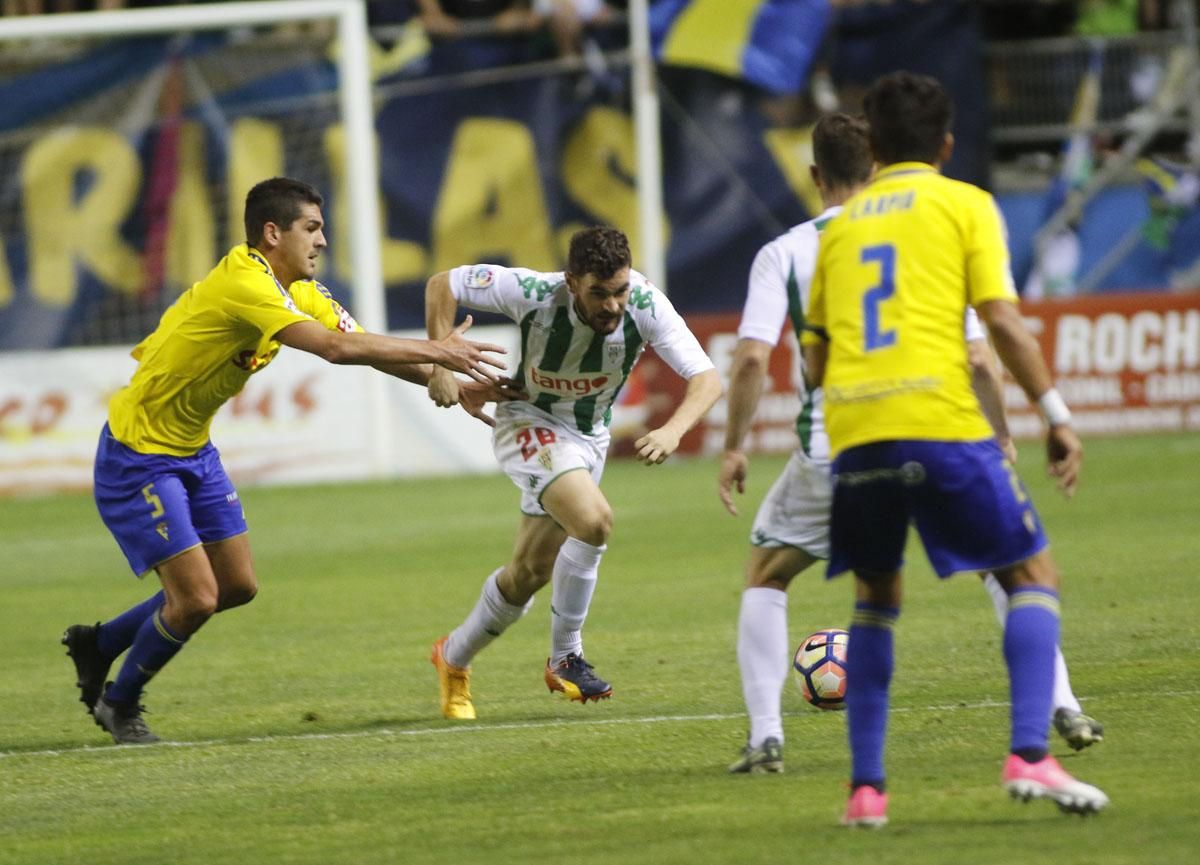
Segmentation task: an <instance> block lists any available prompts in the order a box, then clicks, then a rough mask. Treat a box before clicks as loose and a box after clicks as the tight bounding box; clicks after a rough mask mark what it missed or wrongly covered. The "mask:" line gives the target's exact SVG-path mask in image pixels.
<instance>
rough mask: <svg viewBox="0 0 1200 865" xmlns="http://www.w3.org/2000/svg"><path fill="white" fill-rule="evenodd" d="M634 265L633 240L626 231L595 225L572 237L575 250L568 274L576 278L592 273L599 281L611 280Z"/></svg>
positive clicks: (568, 260) (569, 253)
mask: <svg viewBox="0 0 1200 865" xmlns="http://www.w3.org/2000/svg"><path fill="white" fill-rule="evenodd" d="M632 263H633V256H632V255H630V253H629V238H627V237H626V236H625V233H624V232H622V231H618V230H617V229H615V228H610V227H609V226H607V225H593V226H592V227H591V228H584V229H581V230H580V231H577V232H575V233H574V234H573V235H571V249H570V252H568V253H567V272H568V273H571V274H574V275H575V276H586V275H587V274H589V273H590V274H592V276H594V277H596V278H597V279H608V278H609V277H610V276H612V275H613V274H614V273H616V272H617V271H618V270H620V269H621V268H624V267H629V266H630V265H631V264H632Z"/></svg>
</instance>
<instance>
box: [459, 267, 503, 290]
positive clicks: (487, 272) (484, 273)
mask: <svg viewBox="0 0 1200 865" xmlns="http://www.w3.org/2000/svg"><path fill="white" fill-rule="evenodd" d="M495 281H496V271H494V270H493V269H492V268H490V267H488V266H487V265H483V264H476V265H473V266H472V267H469V268H468V269H467V274H466V276H464V277H463V285H464V286H466V287H467V288H491V286H492V283H493V282H495Z"/></svg>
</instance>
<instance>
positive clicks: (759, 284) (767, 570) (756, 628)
mask: <svg viewBox="0 0 1200 865" xmlns="http://www.w3.org/2000/svg"><path fill="white" fill-rule="evenodd" d="M813 151H814V157H815V161H816V165H814V166H813V167H812V169H811V171H812V176H813V180H814V181H815V182H816V184H817V188H818V189H819V190H820V193H821V197H822V200H823V202H824V204H825V210H824V211H823V212H822V213H821V214H820V215H819V216H817V217H816V218H815V219H812V220H810V221H808V222H805V223H802V224H801V225H797V226H796V227H794V228H792V229H791V230H790V231H788V232H787V233H786V234H783V235H781V236H780V237H778V238H776V239H775V240H773V241H771V242H770V243H768V244H767V245H766V246H764V247H763V248H762V249H761V250H760V251H759V254H758V255H757V256H756V258H755V260H754V264H753V266H752V267H751V271H750V285H749V291H748V294H747V297H746V303H745V307H744V309H743V312H742V319H741V322H740V324H739V327H738V343H737V348H736V349H735V353H734V361H733V366H732V369H731V372H730V386H729V394H728V406H729V411H728V422H727V423H728V425H727V427H726V434H725V451H724V454H723V456H722V460H721V466H720V469H719V475H718V493H719V495H720V498H721V501H722V503H723V504H724V505H725V507H726V509H727V510H728V511H729V512H730V513H731V514H733V515H735V516H736V515H737V506H736V504H735V503H734V500H733V491H734V489H736V490H737V491H738V492H739V493H741V492H744V491H745V482H746V478H747V476H748V470H749V460H748V458H747V456H746V454H745V452H744V451H743V450H742V444H743V441H744V440H745V437H746V435H747V433H748V431H749V429H750V424H751V422H752V421H753V418H754V412H755V409H756V407H757V405H758V401H759V397H760V395H761V393H762V387H763V380H764V377H765V375H766V370H767V363H768V360H769V358H770V355H771V351H772V349H773V348H774V346H775V345H776V343H777V342H778V340H779V337H780V333H781V331H782V329H783V326H784V324H785V322H788V321H790V323H791V325H792V327H793V329H794V330H795V331H796V333H797V335H798V334H799V331H800V329H801V327H802V326H803V322H804V317H803V309H804V306H805V304H806V303H807V301H808V290H809V284H810V281H811V278H812V273H813V267H814V265H815V264H816V259H817V246H818V242H819V237H820V232H821V230H822V229H823V228H824V227H825V225H826V224H827V223H828V222H829V220H831V219H832V218H833V217H834V216H835V215H837V213H839V212H840V211H841V209H842V208H841V204H842V203H843V202H844V201H846V200H847V199H849V198H850V197H851V196H852V195H854V194H855V193H856V192H857V191H858V190H859V189H861V188H862V186H863V185H864V184H865V183H866V182H867V181H868V180H869V179H870V176H871V169H872V158H871V151H870V146H869V143H868V140H867V129H866V124H865V122H864V121H862V120H860V119H857V118H851V117H849V116H847V115H845V114H831V115H829V116H827V117H824V118H822V119H821V121H820V122H819V123H818V124H817V126H816V127H815V129H814V130H813ZM965 336H966V339H967V342H968V347H969V358H970V363H971V372H972V382H973V384H974V387H975V391H976V395H977V396H978V397H979V400H980V404H981V406H982V408H983V409H984V413H985V414H986V416H987V417H988V420H989V421H990V422H991V423H992V426H993V428H994V429H995V430H996V434H997V439H998V441H999V443H1000V444H1001V446H1002V447H1003V448H1004V450H1005V452H1006V454H1007V455H1008V456H1009V458H1010V459H1015V458H1016V448H1015V446H1013V444H1012V439H1011V438H1010V436H1009V434H1008V425H1007V422H1006V421H1005V417H1004V408H1003V402H1002V396H1001V386H1000V379H999V373H998V371H997V370H996V367H995V364H994V363H993V362H992V356H991V349H990V348H989V347H988V344H987V340H986V334H985V333H984V331H983V328H982V327H981V326H980V324H979V320H978V318H977V317H976V315H975V313H974V311H973V310H968V312H967V319H966V326H965ZM800 398H801V410H800V415H799V417H798V419H797V422H796V432H797V435H798V437H799V440H800V445H799V447H798V448H797V449H796V450H795V452H793V454H792V456H791V458H790V459H789V460H788V464H787V466H786V468H785V469H784V471H783V474H782V475H780V476H779V478H778V479H777V480H776V481H775V483H774V485H773V486H772V487H771V489H770V491H769V492H768V493H767V496H766V498H765V499H764V500H763V502H762V504H761V505H760V507H759V510H758V514H757V516H756V517H755V520H754V526H753V529H752V530H751V535H750V543H751V548H750V556H749V558H748V560H747V563H746V589H745V591H744V592H743V594H742V603H741V610H740V613H739V616H738V642H737V652H738V665H739V667H740V669H741V677H742V691H743V695H744V697H745V701H746V710H747V712H748V714H749V717H750V731H749V735H748V739H747V743H746V745H745V747H744V748H743V749H742V753H741V755H740V756H739V758H738V759H737V760H736V761H735V762H734V763H733V764H732V765H731V766H730V767H729V771H731V772H754V773H761V772H781V771H783V741H784V736H783V719H782V712H781V706H780V701H781V692H782V690H783V687H784V683H785V682H786V680H787V669H788V659H789V655H790V652H789V643H788V632H787V595H786V592H787V588H788V585H789V584H790V583H791V581H792V579H793V578H794V577H795V576H796V575H797V574H799V573H801V572H802V571H804V570H806V569H807V568H808V567H809V566H810V565H812V564H813V563H814V562H816V561H818V560H824V559H827V558H828V557H829V508H830V502H831V497H832V489H831V486H830V481H829V440H828V438H827V436H826V434H825V428H824V423H823V418H822V410H821V391H820V390H819V389H815V390H812V391H808V390H806V389H805V388H804V386H803V383H801V384H800ZM985 585H986V586H987V588H988V591H989V593H990V594H991V595H992V597H993V603H994V604H995V606H996V609H997V616H998V617H999V619H1000V623H1001V624H1002V625H1003V623H1004V616H1005V615H1006V614H1007V611H1008V596H1007V595H1006V594H1005V592H1004V589H1003V588H1002V587H1001V586H1000V584H999V583H997V582H996V580H995V578H994V577H993V576H991V575H990V574H987V575H985ZM1056 672H1057V674H1058V675H1057V676H1056V678H1055V695H1054V696H1055V700H1054V705H1055V707H1056V710H1055V715H1054V723H1055V728H1056V729H1057V730H1058V731H1059V733H1060V734H1062V736H1063V738H1065V739H1066V740H1067V742H1068V743H1069V744H1070V745H1071V746H1072V747H1074V748H1076V749H1079V748H1083V747H1086V746H1087V745H1090V744H1092V743H1093V742H1095V741H1099V740H1100V738H1101V733H1102V731H1101V728H1100V725H1099V724H1097V723H1096V722H1095V721H1094V720H1093V719H1091V718H1089V717H1087V716H1086V715H1083V714H1082V713H1081V711H1080V706H1079V702H1078V701H1077V700H1076V698H1075V695H1074V694H1073V693H1072V692H1071V686H1070V681H1069V679H1068V677H1067V669H1066V664H1065V662H1064V661H1063V659H1062V653H1061V652H1059V654H1058V659H1057V668H1056Z"/></svg>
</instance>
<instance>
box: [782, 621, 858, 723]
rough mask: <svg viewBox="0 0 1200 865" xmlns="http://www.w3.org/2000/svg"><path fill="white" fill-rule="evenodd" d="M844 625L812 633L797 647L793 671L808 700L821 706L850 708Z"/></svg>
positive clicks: (819, 707) (825, 707) (847, 638)
mask: <svg viewBox="0 0 1200 865" xmlns="http://www.w3.org/2000/svg"><path fill="white" fill-rule="evenodd" d="M849 639H850V635H849V634H847V633H846V632H845V631H843V630H841V629H840V628H826V629H825V630H823V631H817V632H816V633H815V634H809V635H808V636H807V637H805V638H804V640H803V641H801V643H800V648H798V649H796V655H795V657H794V658H793V659H792V672H793V673H795V674H796V684H797V685H799V686H800V693H801V694H803V695H804V699H805V700H807V701H808V702H810V703H812V704H813V705H814V706H816V707H817V708H818V709H844V708H846V642H847V641H848V640H849Z"/></svg>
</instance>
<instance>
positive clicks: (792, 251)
mask: <svg viewBox="0 0 1200 865" xmlns="http://www.w3.org/2000/svg"><path fill="white" fill-rule="evenodd" d="M841 209H842V208H841V207H830V208H829V209H827V210H826V211H825V212H824V213H822V214H821V215H820V216H818V217H817V218H816V219H810V220H809V221H808V222H802V223H800V224H799V225H797V226H795V227H794V228H792V229H791V230H790V231H788V232H787V233H786V234H782V235H780V236H779V237H777V238H775V239H774V240H772V241H771V242H770V243H768V244H767V245H766V246H764V247H763V248H762V249H760V250H759V251H758V255H756V256H755V258H754V264H753V265H751V267H750V287H749V290H748V291H747V293H746V305H745V306H744V307H743V308H742V320H741V323H740V324H739V325H738V338H739V339H756V340H759V341H760V342H765V343H767V344H769V345H772V346H773V345H775V344H777V343H778V342H779V337H780V335H781V334H782V333H783V325H784V323H785V322H789V321H790V322H791V325H792V331H793V332H794V333H795V334H796V340H797V342H799V339H800V331H801V330H803V329H804V309H805V307H806V306H807V305H808V290H809V287H810V286H811V285H812V277H813V271H814V270H816V266H817V245H818V242H819V238H820V235H821V229H823V228H824V227H825V225H826V224H827V223H828V222H829V220H831V219H833V217H835V216H836V215H837V214H838V213H839V212H841ZM798 351H799V349H798V348H797V352H798ZM800 370H801V373H803V370H804V361H803V359H801V360H800ZM796 388H797V390H798V391H799V394H800V415H799V416H798V417H797V418H796V434H797V435H798V436H799V437H800V449H801V450H802V451H803V452H804V453H805V455H806V456H808V457H810V458H811V459H814V460H828V459H829V437H828V436H827V435H826V434H825V415H824V412H823V411H822V408H821V402H822V400H821V389H820V388H816V389H814V390H812V391H808V390H807V389H806V388H805V387H804V376H803V374H801V375H799V376H797V380H796Z"/></svg>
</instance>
